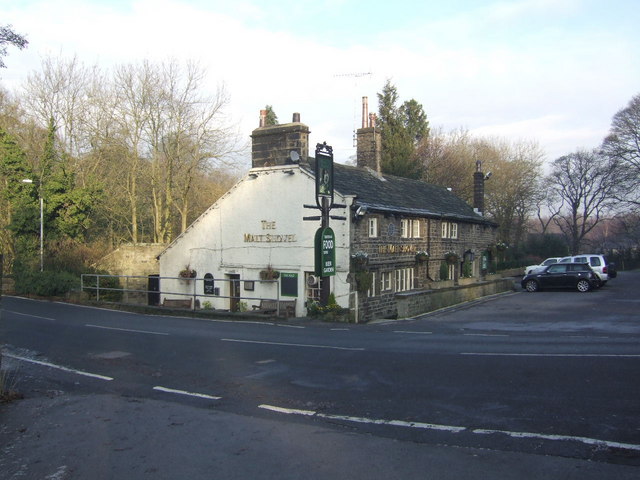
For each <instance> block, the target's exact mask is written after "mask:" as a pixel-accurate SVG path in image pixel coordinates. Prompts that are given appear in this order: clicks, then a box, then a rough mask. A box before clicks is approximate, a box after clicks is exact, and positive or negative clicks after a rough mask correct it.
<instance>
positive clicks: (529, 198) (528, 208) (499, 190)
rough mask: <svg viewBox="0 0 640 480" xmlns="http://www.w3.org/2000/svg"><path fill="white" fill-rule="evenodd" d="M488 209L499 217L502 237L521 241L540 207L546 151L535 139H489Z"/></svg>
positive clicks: (517, 241) (499, 229)
mask: <svg viewBox="0 0 640 480" xmlns="http://www.w3.org/2000/svg"><path fill="white" fill-rule="evenodd" d="M484 151H485V152H487V153H486V155H487V160H486V161H485V163H484V169H485V171H491V172H492V175H491V177H490V179H489V180H488V181H487V182H486V184H485V194H486V201H485V202H486V213H487V215H489V216H490V217H491V218H492V219H493V220H495V221H496V222H497V223H498V225H499V227H498V237H499V240H501V241H503V242H505V243H508V244H511V245H520V244H521V243H522V241H523V239H524V236H525V233H526V228H527V224H528V221H529V219H530V217H531V216H532V215H533V213H534V212H535V211H536V208H537V202H538V197H537V186H538V179H539V178H540V177H541V175H542V173H541V168H542V158H543V153H542V150H541V149H540V147H539V146H538V144H537V143H535V142H524V141H520V142H512V143H509V142H506V141H499V140H493V141H486V144H485V146H484Z"/></svg>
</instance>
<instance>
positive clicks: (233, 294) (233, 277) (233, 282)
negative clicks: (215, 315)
mask: <svg viewBox="0 0 640 480" xmlns="http://www.w3.org/2000/svg"><path fill="white" fill-rule="evenodd" d="M227 278H228V279H229V311H230V312H237V311H238V310H239V306H240V275H239V274H236V273H231V274H227Z"/></svg>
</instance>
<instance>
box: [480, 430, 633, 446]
mask: <svg viewBox="0 0 640 480" xmlns="http://www.w3.org/2000/svg"><path fill="white" fill-rule="evenodd" d="M471 432H473V433H477V434H481V435H491V434H496V433H501V434H503V435H508V436H509V437H513V438H533V439H538V440H554V441H564V442H580V443H584V444H585V445H593V446H604V447H608V448H623V449H625V450H637V451H640V445H636V444H633V443H621V442H613V441H609V440H599V439H597V438H589V437H577V436H573V435H552V434H546V433H531V432H510V431H508V430H487V429H481V428H476V429H474V430H471Z"/></svg>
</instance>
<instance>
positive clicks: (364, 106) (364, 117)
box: [362, 97, 369, 128]
mask: <svg viewBox="0 0 640 480" xmlns="http://www.w3.org/2000/svg"><path fill="white" fill-rule="evenodd" d="M368 117H369V98H368V97H362V128H367V118H368Z"/></svg>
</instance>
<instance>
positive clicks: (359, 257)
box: [351, 252, 369, 271]
mask: <svg viewBox="0 0 640 480" xmlns="http://www.w3.org/2000/svg"><path fill="white" fill-rule="evenodd" d="M351 263H352V264H353V267H354V268H355V270H356V271H362V270H365V268H366V266H367V265H368V264H369V254H368V253H367V252H356V253H354V254H352V255H351Z"/></svg>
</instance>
